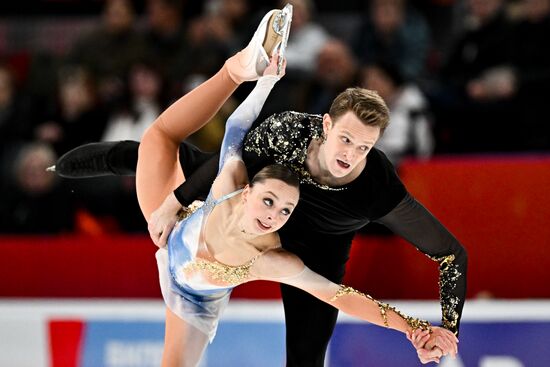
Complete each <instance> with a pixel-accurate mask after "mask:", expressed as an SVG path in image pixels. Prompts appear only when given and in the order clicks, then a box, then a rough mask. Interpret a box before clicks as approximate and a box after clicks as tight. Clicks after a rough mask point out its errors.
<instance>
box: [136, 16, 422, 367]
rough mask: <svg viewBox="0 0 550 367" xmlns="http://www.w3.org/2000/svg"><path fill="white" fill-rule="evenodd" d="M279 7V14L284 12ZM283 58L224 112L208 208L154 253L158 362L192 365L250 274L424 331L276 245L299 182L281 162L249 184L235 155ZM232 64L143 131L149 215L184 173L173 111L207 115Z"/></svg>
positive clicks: (141, 178) (143, 185)
mask: <svg viewBox="0 0 550 367" xmlns="http://www.w3.org/2000/svg"><path fill="white" fill-rule="evenodd" d="M281 13H283V15H284V10H283V12H281ZM287 31H288V29H287ZM268 33H269V32H268ZM253 42H254V39H253ZM260 47H261V46H260ZM278 48H281V46H279V47H278ZM246 51H247V50H246V49H245V50H244V51H243V53H244V52H246ZM248 51H249V50H248ZM239 57H242V54H241V55H239V54H237V57H236V59H237V60H238V58H239ZM279 58H280V56H279V55H276V56H274V57H273V59H272V60H271V62H270V63H269V66H268V67H267V68H266V69H265V71H264V72H263V76H262V77H261V78H260V79H259V81H258V82H257V85H256V87H255V88H254V90H253V91H252V92H251V93H250V95H249V96H248V97H247V98H246V99H245V101H244V102H243V103H242V104H241V105H240V106H239V107H238V108H237V110H236V111H235V112H234V113H233V114H232V115H231V117H230V118H229V119H228V121H227V124H226V132H225V136H224V140H223V143H222V148H221V153H220V162H219V169H218V176H217V178H216V180H215V181H214V183H213V185H212V188H211V190H210V192H209V195H208V197H207V199H206V201H205V203H204V205H203V206H201V207H200V208H198V209H195V210H188V211H187V212H186V214H187V216H186V217H185V218H184V219H183V220H181V221H180V222H178V223H177V225H176V226H175V228H174V230H173V231H172V232H171V234H170V236H169V238H168V244H167V246H166V247H165V248H161V249H159V250H158V251H157V254H156V257H157V262H158V266H159V277H160V283H161V289H162V294H163V297H164V300H165V302H166V304H167V310H166V334H165V347H164V353H163V361H162V365H163V366H182V365H185V366H194V365H196V364H198V362H199V361H200V358H201V356H202V354H203V352H204V350H205V347H206V345H207V344H208V341H209V340H210V341H211V340H212V338H213V337H214V335H215V332H216V327H217V323H218V319H219V317H220V314H221V312H222V310H223V308H224V306H225V305H226V304H227V301H228V299H229V294H230V291H231V289H232V288H234V287H235V286H237V285H239V284H242V283H245V282H249V281H253V280H270V281H276V282H281V283H285V284H288V285H292V286H294V287H298V288H300V289H302V290H304V291H306V292H309V293H310V294H312V295H314V296H315V297H317V298H319V299H321V300H323V301H325V302H327V303H329V304H331V305H332V306H334V307H336V308H338V309H340V310H342V311H344V312H346V313H348V314H351V315H354V316H357V317H359V318H361V319H364V320H367V321H370V322H372V323H374V324H377V325H381V326H386V327H388V328H392V329H396V330H399V331H402V332H403V333H407V336H409V337H410V336H411V335H412V334H413V332H414V331H415V330H419V329H420V330H429V329H430V325H429V323H428V322H427V321H423V320H418V319H414V318H412V317H409V316H405V315H404V314H402V313H400V312H399V311H397V310H396V309H395V308H393V307H390V306H389V305H387V304H384V303H381V302H379V301H376V300H374V299H373V298H372V297H370V296H368V295H365V294H362V293H361V292H359V291H356V290H354V289H352V288H350V287H346V286H343V285H338V284H335V283H333V282H331V281H329V280H328V279H326V278H324V277H322V276H320V275H318V274H317V273H314V272H313V271H311V270H309V269H308V268H307V267H306V266H305V265H304V264H303V262H302V261H301V260H300V259H299V258H298V257H297V256H296V255H294V254H292V253H290V252H288V251H286V250H283V249H282V248H281V246H280V241H279V236H278V234H277V233H276V231H277V230H278V229H279V228H281V226H282V225H283V224H284V223H285V222H286V221H287V220H288V218H289V216H290V215H291V213H292V211H293V210H294V208H295V206H296V205H297V203H298V199H299V189H298V185H299V184H298V180H297V178H296V177H294V176H293V174H292V173H291V172H290V171H289V170H288V169H287V168H284V167H283V166H281V165H272V166H267V167H265V168H264V169H262V170H261V171H260V172H259V173H258V174H257V175H255V176H254V178H253V179H252V180H251V182H250V183H248V179H247V171H246V167H245V166H244V163H243V162H242V159H241V147H242V143H243V139H244V136H245V134H246V132H247V130H248V129H249V128H250V126H251V124H252V123H253V122H254V120H255V119H256V117H257V116H258V114H259V112H260V109H261V107H262V106H263V104H264V102H265V100H266V98H267V96H268V94H269V92H270V91H271V89H272V88H273V86H274V85H275V83H276V82H277V81H278V80H279V78H280V76H282V75H283V74H284V67H285V65H284V64H283V65H282V67H281V64H280V63H279ZM234 63H235V59H234V58H232V59H229V60H228V63H226V65H225V67H224V68H222V70H221V71H220V72H219V73H218V74H216V76H214V77H213V78H212V79H210V80H209V81H207V82H205V83H204V84H202V85H201V86H199V87H198V88H197V89H195V90H193V91H192V92H190V93H189V94H188V95H186V96H185V97H183V98H182V99H180V100H179V101H178V102H176V104H175V105H173V106H172V107H170V108H169V109H168V110H167V111H165V112H164V113H163V114H161V116H160V117H159V118H158V119H157V120H156V121H155V123H154V124H153V125H152V126H151V127H150V128H149V129H148V131H147V132H146V134H145V135H144V137H143V141H142V144H141V146H140V152H139V161H138V170H137V188H138V199H139V202H140V206H141V209H142V212H143V214H144V216H145V217H146V218H149V217H150V215H151V213H152V212H153V210H154V209H155V208H157V207H158V206H159V205H160V203H161V202H162V200H163V199H164V198H165V197H166V195H167V194H168V193H169V192H171V191H172V190H173V189H174V187H175V186H176V185H177V183H178V182H179V179H180V178H181V177H182V176H183V173H182V172H181V169H180V168H179V167H178V162H177V160H178V157H177V154H178V146H179V143H180V141H181V139H182V138H181V137H182V135H184V134H186V133H187V132H186V131H185V130H186V124H184V123H182V121H177V120H176V119H175V115H174V114H173V112H174V109H177V110H178V114H177V116H183V117H185V118H197V116H201V117H200V118H203V117H204V115H206V114H208V112H212V113H213V112H215V111H216V110H217V109H216V108H205V104H207V103H208V102H207V101H208V100H210V101H211V100H212V98H211V96H212V95H213V94H220V93H230V92H231V91H228V90H227V89H224V90H219V88H217V85H216V81H217V78H224V77H227V76H228V75H227V74H229V76H230V77H231V75H234V74H235V71H242V70H239V68H238V67H235V65H234ZM241 65H242V64H241ZM278 69H279V71H280V72H278ZM256 77H257V76H254V77H253V78H256ZM247 78H248V79H252V78H249V77H247ZM247 78H243V80H245V79H247ZM232 79H233V78H232ZM233 80H234V79H233ZM236 85H237V84H235V86H236ZM201 96H208V98H205V99H201V98H200V97H201ZM214 99H215V98H214ZM197 102H200V103H197Z"/></svg>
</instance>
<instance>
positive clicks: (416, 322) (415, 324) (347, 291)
mask: <svg viewBox="0 0 550 367" xmlns="http://www.w3.org/2000/svg"><path fill="white" fill-rule="evenodd" d="M346 295H357V296H360V297H365V298H367V299H368V300H370V301H372V302H374V303H376V305H377V306H378V309H379V310H380V315H381V316H382V321H383V322H384V326H385V327H387V328H389V327H390V325H389V323H388V312H389V311H393V312H395V313H396V314H397V315H398V316H399V317H401V318H402V319H403V320H405V322H406V323H407V325H409V327H410V328H411V329H412V330H413V331H414V330H416V329H422V330H429V331H430V332H431V324H430V323H429V322H428V321H426V320H421V319H416V318H414V317H411V316H407V315H405V314H404V313H402V312H401V311H399V310H398V309H396V308H395V307H393V306H390V305H389V304H387V303H384V302H380V301H378V300H376V299H374V298H372V297H371V296H370V295H368V294H365V293H363V292H360V291H358V290H356V289H353V288H352V287H348V286H346V285H343V284H341V285H340V289H339V290H338V291H337V292H336V294H335V295H334V297H332V298H331V299H330V301H331V302H334V301H336V300H337V299H338V298H340V297H343V296H346Z"/></svg>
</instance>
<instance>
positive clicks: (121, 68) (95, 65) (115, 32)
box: [67, 0, 145, 104]
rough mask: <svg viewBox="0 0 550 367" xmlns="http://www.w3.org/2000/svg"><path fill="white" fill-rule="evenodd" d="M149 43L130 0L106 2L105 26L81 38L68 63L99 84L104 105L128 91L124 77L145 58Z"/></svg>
mask: <svg viewBox="0 0 550 367" xmlns="http://www.w3.org/2000/svg"><path fill="white" fill-rule="evenodd" d="M144 53H145V42H144V40H143V37H142V36H141V35H140V34H139V32H138V31H137V30H136V28H135V13H134V8H133V5H132V2H131V1H130V0H106V1H105V7H104V9H103V13H102V19H101V23H100V24H99V25H98V27H97V29H96V30H94V31H93V32H91V33H90V34H85V35H83V36H81V37H80V38H79V39H78V40H77V41H76V43H75V44H74V45H73V47H72V49H71V50H70V51H69V53H68V55H67V63H70V64H76V65H83V66H85V67H86V68H87V69H88V70H89V71H90V72H91V73H92V76H93V77H94V79H96V80H97V82H98V91H99V96H100V99H101V101H102V102H103V103H107V104H108V103H110V102H111V101H113V100H114V99H116V98H118V96H119V94H120V93H121V92H122V90H123V89H124V83H123V80H124V75H125V74H126V73H127V72H128V69H129V68H130V65H131V64H132V63H133V62H134V61H135V60H138V59H140V58H142V57H143V55H144Z"/></svg>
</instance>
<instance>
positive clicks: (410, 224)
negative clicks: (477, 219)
mask: <svg viewBox="0 0 550 367" xmlns="http://www.w3.org/2000/svg"><path fill="white" fill-rule="evenodd" d="M376 222H379V223H381V224H383V225H385V226H387V227H388V228H390V229H391V230H392V231H393V232H394V233H395V234H398V235H400V236H402V237H403V238H405V239H406V240H408V241H409V242H411V243H412V244H413V245H414V246H416V247H417V248H418V250H420V251H421V252H422V253H424V254H425V255H427V256H428V257H429V258H430V259H432V260H434V261H436V262H437V263H438V264H439V296H440V301H441V309H442V323H443V327H445V328H446V329H448V330H450V331H452V332H453V333H455V334H456V335H458V329H459V324H460V318H461V314H462V308H463V307H464V301H465V298H466V271H467V263H468V255H467V253H466V249H465V248H464V247H463V246H462V245H461V244H460V243H459V242H458V240H457V239H456V238H455V237H454V236H453V235H452V234H451V233H450V232H449V231H448V230H447V229H446V228H445V227H444V226H443V225H442V224H441V223H440V222H439V221H438V220H437V219H436V218H435V217H434V216H433V215H432V214H431V213H430V212H429V211H428V210H427V209H426V208H424V206H422V205H421V204H420V203H419V202H418V201H416V200H415V199H414V198H413V197H412V196H411V195H409V194H407V195H406V196H405V198H404V199H403V200H402V201H401V202H400V203H399V204H398V205H397V207H395V208H394V209H393V210H392V211H391V212H390V213H388V214H387V215H385V216H383V217H382V218H380V219H378V220H377V221H376Z"/></svg>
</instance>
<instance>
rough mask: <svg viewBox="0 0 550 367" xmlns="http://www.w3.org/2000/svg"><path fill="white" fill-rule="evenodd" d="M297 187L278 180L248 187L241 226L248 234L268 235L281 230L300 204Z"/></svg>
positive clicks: (244, 195) (267, 180) (245, 191)
mask: <svg viewBox="0 0 550 367" xmlns="http://www.w3.org/2000/svg"><path fill="white" fill-rule="evenodd" d="M299 198H300V192H299V190H298V189H297V188H296V187H293V186H290V185H288V184H287V183H285V182H283V181H281V180H277V179H272V178H270V179H266V180H265V181H263V182H256V183H255V184H254V186H252V187H251V186H246V187H245V189H244V191H243V199H244V200H245V212H244V216H243V219H242V221H241V224H242V226H243V228H242V229H243V230H244V231H245V232H247V233H254V234H266V233H271V232H275V231H277V230H278V229H280V228H281V227H282V226H283V225H284V224H285V223H286V222H287V220H288V218H289V217H290V214H291V213H292V211H293V210H294V208H295V207H296V205H297V204H298V199H299Z"/></svg>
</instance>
